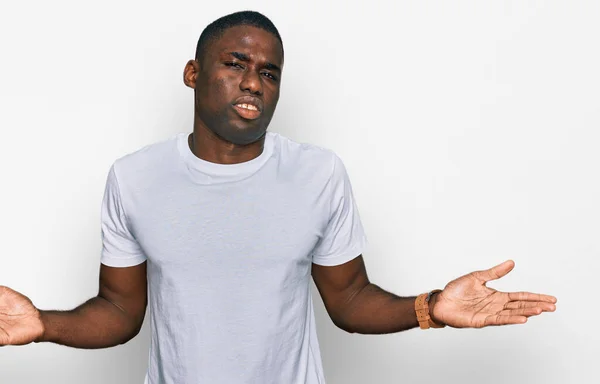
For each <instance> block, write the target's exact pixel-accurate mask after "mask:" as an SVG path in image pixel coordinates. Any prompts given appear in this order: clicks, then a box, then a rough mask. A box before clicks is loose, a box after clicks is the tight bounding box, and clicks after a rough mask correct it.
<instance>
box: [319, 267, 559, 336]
mask: <svg viewBox="0 0 600 384" xmlns="http://www.w3.org/2000/svg"><path fill="white" fill-rule="evenodd" d="M513 267H514V262H512V261H510V260H509V261H506V262H504V263H502V264H500V265H497V266H495V267H493V268H490V269H488V270H483V271H476V272H471V273H469V274H467V275H464V276H461V277H459V278H458V279H455V280H453V281H451V282H450V283H448V284H447V285H446V287H445V288H444V290H443V291H442V292H440V293H437V294H435V295H433V296H432V300H431V302H430V304H429V308H430V315H431V318H432V320H433V321H434V322H436V323H438V324H447V325H449V326H452V327H456V328H463V327H472V328H481V327H485V326H489V325H508V324H522V323H525V322H526V321H527V318H528V317H530V316H536V315H539V314H541V313H542V312H552V311H554V310H555V309H556V306H555V303H556V298H555V297H553V296H548V295H541V294H536V293H530V292H510V293H507V292H499V291H496V290H495V289H492V288H489V287H487V286H486V285H485V284H486V283H487V282H489V281H491V280H495V279H499V278H501V277H503V276H505V275H506V274H507V273H508V272H510V271H511V270H512V269H513ZM312 276H313V279H314V281H315V284H316V286H317V289H318V290H319V293H320V294H321V297H322V298H323V302H324V303H325V307H326V309H327V312H328V313H329V316H330V317H331V319H332V320H333V322H334V324H336V325H337V326H338V327H339V328H341V329H343V330H345V331H347V332H351V333H354V332H356V333H368V334H379V333H392V332H399V331H403V330H407V329H410V328H414V327H417V326H418V325H419V323H418V321H417V316H416V312H415V300H416V297H399V296H396V295H394V294H392V293H390V292H386V291H384V290H383V289H381V288H379V287H378V286H377V285H374V284H372V283H370V282H369V279H368V277H367V272H366V268H365V264H364V261H363V258H362V255H359V256H358V257H357V258H355V259H353V260H351V261H349V262H347V263H345V264H342V265H337V266H333V267H326V266H321V265H317V264H313V266H312Z"/></svg>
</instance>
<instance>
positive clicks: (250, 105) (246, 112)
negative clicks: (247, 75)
mask: <svg viewBox="0 0 600 384" xmlns="http://www.w3.org/2000/svg"><path fill="white" fill-rule="evenodd" d="M233 109H235V111H236V112H237V113H238V115H240V116H241V117H242V118H244V119H248V120H254V119H257V118H258V117H260V115H261V112H262V109H263V103H262V100H261V99H259V98H258V97H254V96H242V97H238V98H237V99H236V100H235V101H234V102H233Z"/></svg>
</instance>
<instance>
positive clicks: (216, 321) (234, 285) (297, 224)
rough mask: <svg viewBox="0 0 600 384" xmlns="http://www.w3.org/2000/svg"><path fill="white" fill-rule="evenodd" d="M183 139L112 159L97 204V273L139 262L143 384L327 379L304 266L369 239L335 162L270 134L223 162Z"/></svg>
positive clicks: (345, 255)
mask: <svg viewBox="0 0 600 384" xmlns="http://www.w3.org/2000/svg"><path fill="white" fill-rule="evenodd" d="M187 138H188V134H185V133H181V134H178V135H176V136H174V137H172V138H171V139H169V140H165V141H162V142H159V143H156V144H153V145H149V146H146V147H144V148H142V149H140V150H138V151H136V152H134V153H131V154H128V155H126V156H124V157H122V158H120V159H118V160H116V161H115V163H114V164H113V166H112V167H111V169H110V172H109V174H108V179H107V183H106V190H105V195H104V199H103V203H102V243H103V249H102V256H101V261H102V263H103V264H105V265H108V266H113V267H129V266H134V265H137V264H140V263H142V262H144V261H146V260H147V261H148V301H149V311H150V319H149V321H150V327H151V344H150V356H149V364H148V373H147V375H146V383H148V384H250V383H252V384H324V383H325V379H324V375H323V367H322V364H321V355H320V351H319V343H318V340H317V333H316V329H315V319H314V313H313V302H312V296H311V291H310V278H311V264H312V263H316V264H320V265H327V266H332V265H339V264H343V263H345V262H347V261H350V260H352V259H354V258H356V257H357V256H358V255H360V254H361V253H362V252H363V250H364V248H365V246H366V245H367V239H366V236H365V233H364V230H363V226H362V224H361V221H360V217H359V213H358V210H357V207H356V204H355V202H354V200H353V197H352V188H351V185H350V181H349V179H348V175H347V173H346V169H345V168H344V165H343V163H342V161H341V160H340V159H339V157H338V156H336V155H335V154H334V153H333V152H332V151H330V150H327V149H323V148H320V147H317V146H314V145H310V144H301V143H297V142H294V141H292V140H290V139H288V138H286V137H284V136H282V135H280V134H277V133H273V132H267V135H266V139H265V147H264V150H263V152H262V153H261V154H260V155H259V156H258V157H256V158H254V159H252V160H250V161H247V162H244V163H240V164H232V165H224V164H216V163H211V162H207V161H204V160H202V159H200V158H198V157H196V156H195V155H194V154H193V153H192V152H191V150H190V148H189V146H188V142H187Z"/></svg>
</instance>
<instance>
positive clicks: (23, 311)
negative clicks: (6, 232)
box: [0, 26, 556, 348]
mask: <svg viewBox="0 0 600 384" xmlns="http://www.w3.org/2000/svg"><path fill="white" fill-rule="evenodd" d="M282 68H283V50H282V47H281V45H280V43H279V41H278V40H277V38H276V37H275V36H273V35H271V34H270V33H269V32H266V31H264V30H262V29H258V28H254V27H247V26H239V27H233V28H230V29H228V30H227V31H225V33H224V34H223V36H221V37H220V38H219V39H218V40H216V41H214V42H212V43H211V44H209V45H208V49H207V51H206V52H205V54H204V57H202V59H201V60H190V61H189V62H188V63H187V65H186V66H185V69H184V83H185V84H186V85H187V86H189V87H190V88H193V89H194V95H195V97H194V102H195V114H194V130H193V135H191V136H190V140H189V144H190V148H191V149H192V151H193V153H194V154H195V155H196V156H198V157H199V158H201V159H204V160H206V161H211V162H215V163H220V164H235V163H240V162H245V161H249V160H251V159H253V158H255V157H257V156H259V155H260V153H261V152H262V150H263V146H264V139H265V133H266V130H267V127H268V125H269V122H270V121H271V118H272V117H273V113H274V111H275V107H276V105H277V101H278V100H279V89H280V81H281V69H282ZM146 267H147V264H146V263H145V262H144V263H142V264H140V265H137V266H134V267H127V268H112V267H108V266H105V265H101V267H100V284H99V286H100V288H99V292H98V295H97V296H96V297H94V298H92V299H90V300H88V301H87V302H86V303H84V304H82V305H80V306H79V307H77V308H75V309H73V310H71V311H40V310H38V309H37V308H35V307H34V305H33V304H32V303H31V300H29V299H28V298H27V297H26V296H24V295H22V294H20V293H18V292H16V291H14V290H12V289H10V288H8V287H3V286H0V346H1V345H9V344H12V345H22V344H28V343H30V342H32V341H38V342H39V341H50V342H54V343H58V344H63V345H68V346H72V347H78V348H105V347H110V346H114V345H118V344H123V343H125V342H127V341H128V340H130V339H131V338H133V337H134V336H135V335H137V333H138V332H139V330H140V328H141V326H142V323H143V320H144V314H145V311H146V306H147V296H146V290H147V280H146ZM513 267H514V263H513V262H512V261H510V260H509V261H506V262H504V263H502V264H500V265H497V266H495V267H493V268H490V269H487V270H482V271H476V272H471V273H469V274H467V275H464V276H462V277H460V278H458V279H456V280H453V281H451V282H450V283H448V284H447V285H446V287H445V288H444V290H443V291H442V292H441V293H439V294H436V295H434V296H433V299H432V302H431V304H430V307H431V315H432V318H433V320H434V321H436V322H438V323H444V324H447V325H450V326H452V327H457V328H462V327H475V328H480V327H484V326H489V325H504V324H521V323H524V322H526V321H527V318H528V317H530V316H535V315H539V314H540V313H542V312H546V311H554V310H555V305H554V303H556V298H554V297H552V296H548V295H540V294H534V293H529V292H511V293H505V292H498V291H496V290H494V289H492V288H489V287H487V286H486V283H487V282H489V281H491V280H494V279H498V278H501V277H502V276H504V275H506V274H507V273H508V272H510V271H511V270H512V268H513ZM312 276H313V280H314V282H315V284H316V286H317V288H318V290H319V293H320V295H321V297H322V298H323V302H324V303H325V307H326V309H327V312H328V313H329V315H330V316H331V319H332V320H333V322H334V323H335V324H336V325H337V326H338V327H340V328H341V329H344V330H346V331H348V332H359V333H391V332H398V331H403V330H407V329H410V328H414V327H416V326H418V322H417V318H416V315H415V311H414V305H415V297H399V296H396V295H394V294H392V293H390V292H387V291H385V290H383V289H381V288H380V287H378V286H377V285H374V284H372V283H371V282H370V281H369V279H368V276H367V272H366V268H365V264H364V260H363V257H362V255H358V256H357V257H356V258H354V259H353V260H351V261H349V262H347V263H345V264H342V265H338V266H328V267H325V266H321V265H317V264H313V266H312Z"/></svg>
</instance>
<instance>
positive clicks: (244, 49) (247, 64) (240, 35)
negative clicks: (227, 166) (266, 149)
mask: <svg viewBox="0 0 600 384" xmlns="http://www.w3.org/2000/svg"><path fill="white" fill-rule="evenodd" d="M201 61H202V62H201V63H198V62H197V61H194V60H191V61H190V62H189V63H188V64H187V65H186V69H185V73H184V80H185V83H186V85H188V86H190V87H192V88H194V89H195V92H194V93H195V103H196V105H195V110H196V115H197V117H198V118H199V119H200V120H201V123H203V124H204V125H205V126H206V127H207V128H208V129H210V130H211V131H212V132H214V133H215V134H217V135H218V136H219V137H221V138H223V139H225V140H226V141H229V142H231V143H234V144H238V145H245V144H250V143H252V142H255V141H257V140H258V139H260V138H261V137H262V136H264V134H265V132H266V130H267V127H268V125H269V122H270V121H271V118H272V117H273V113H274V112H275V107H276V106H277V101H278V100H279V85H280V81H281V69H282V68H283V51H282V47H281V43H280V42H279V40H278V39H277V38H276V37H275V36H273V35H272V34H271V33H269V32H267V31H265V30H262V29H260V28H256V27H251V26H237V27H232V28H229V29H227V30H226V31H225V32H224V33H223V36H221V37H220V38H218V39H217V40H215V41H213V42H210V43H209V44H208V46H207V48H206V51H205V52H204V55H203V58H202V59H201Z"/></svg>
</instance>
